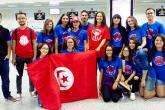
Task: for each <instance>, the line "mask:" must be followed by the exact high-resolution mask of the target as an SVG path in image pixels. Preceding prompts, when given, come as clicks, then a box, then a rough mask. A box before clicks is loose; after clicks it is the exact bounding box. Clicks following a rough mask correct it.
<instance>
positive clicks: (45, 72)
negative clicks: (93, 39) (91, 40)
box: [28, 51, 98, 108]
mask: <svg viewBox="0 0 165 110" xmlns="http://www.w3.org/2000/svg"><path fill="white" fill-rule="evenodd" d="M28 73H29V76H30V78H31V80H32V82H33V83H34V86H35V88H36V90H37V92H38V94H39V97H40V98H41V102H42V103H43V106H44V107H47V108H48V106H54V107H55V106H57V105H58V106H59V105H60V104H58V103H59V101H61V102H72V101H77V100H81V99H89V98H97V97H98V93H97V76H96V75H97V74H96V52H95V51H89V52H78V53H68V54H52V55H49V56H47V57H45V58H43V59H41V60H39V61H36V62H34V63H32V64H30V65H28ZM41 88H42V89H41ZM43 91H44V92H43ZM59 91H60V95H59ZM58 96H59V97H58ZM48 97H49V98H48ZM59 98H60V99H59ZM59 107H60V106H59Z"/></svg>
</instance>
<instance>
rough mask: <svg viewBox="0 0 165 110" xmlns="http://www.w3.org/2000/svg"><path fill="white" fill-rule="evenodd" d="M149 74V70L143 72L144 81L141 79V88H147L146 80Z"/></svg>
mask: <svg viewBox="0 0 165 110" xmlns="http://www.w3.org/2000/svg"><path fill="white" fill-rule="evenodd" d="M147 72H148V71H147V70H142V73H143V75H142V79H141V87H144V86H145V80H146V78H147Z"/></svg>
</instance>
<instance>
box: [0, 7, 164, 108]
mask: <svg viewBox="0 0 165 110" xmlns="http://www.w3.org/2000/svg"><path fill="white" fill-rule="evenodd" d="M145 14H146V17H147V19H148V22H147V23H144V24H143V25H142V26H139V25H138V23H137V20H136V18H135V17H134V16H129V17H128V18H127V20H126V28H125V27H124V26H122V24H121V21H122V18H121V16H120V15H119V14H115V15H114V16H113V17H112V20H111V24H110V28H109V27H108V25H107V23H106V16H105V13H104V12H103V11H98V12H97V13H96V15H95V17H94V21H93V23H89V22H88V19H89V15H88V12H87V11H86V10H83V11H81V14H80V18H81V20H80V19H79V17H78V16H73V17H72V18H71V19H70V17H69V16H68V15H67V14H62V16H61V17H60V19H59V21H58V22H57V24H56V26H55V28H54V23H53V20H51V19H46V20H45V22H44V26H43V29H42V30H41V32H38V33H36V32H35V31H34V30H33V29H31V28H29V27H28V26H27V25H26V22H27V16H26V13H18V14H17V21H18V24H19V27H18V28H16V29H14V30H13V31H12V34H11V35H10V32H9V30H8V29H6V28H4V27H3V26H1V25H0V75H1V77H2V91H3V95H4V97H5V98H6V99H7V100H11V101H14V102H15V101H19V100H21V95H22V76H23V70H24V66H25V64H29V63H31V62H33V61H36V60H38V59H41V58H43V57H44V56H46V55H48V54H50V53H55V54H58V53H72V52H85V51H88V50H96V53H97V63H98V65H99V70H100V84H99V91H100V96H101V97H102V99H103V100H104V101H105V102H109V101H110V100H112V101H114V102H117V101H118V100H119V99H120V98H121V97H122V94H123V91H122V90H121V89H119V88H118V87H119V82H124V83H125V84H126V85H130V86H131V91H130V92H129V95H130V99H131V100H135V99H136V97H135V92H137V91H139V93H140V96H142V97H144V98H152V97H154V96H155V95H157V96H158V97H165V75H164V73H165V44H164V43H165V29H164V27H163V25H162V24H161V23H159V22H157V21H155V10H154V9H153V8H148V9H147V10H146V12H145ZM1 20H2V14H0V22H1ZM11 40H12V46H11V43H10V42H11ZM11 47H12V49H11ZM11 50H12V63H13V64H14V65H16V69H17V71H18V74H19V75H17V77H16V88H17V96H16V98H14V97H12V96H11V95H10V91H9V82H10V81H9V58H10V54H11ZM29 85H30V88H29V92H30V94H31V96H33V97H35V95H36V94H35V89H34V86H33V84H32V82H31V80H30V79H29ZM39 104H40V106H41V102H40V100H39Z"/></svg>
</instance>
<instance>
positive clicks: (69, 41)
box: [67, 38, 74, 49]
mask: <svg viewBox="0 0 165 110" xmlns="http://www.w3.org/2000/svg"><path fill="white" fill-rule="evenodd" d="M67 48H68V49H73V48H74V41H73V39H71V38H69V39H68V40H67Z"/></svg>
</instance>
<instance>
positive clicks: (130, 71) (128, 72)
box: [125, 65, 132, 74]
mask: <svg viewBox="0 0 165 110" xmlns="http://www.w3.org/2000/svg"><path fill="white" fill-rule="evenodd" d="M131 73H132V70H131V66H130V65H125V74H131Z"/></svg>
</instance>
